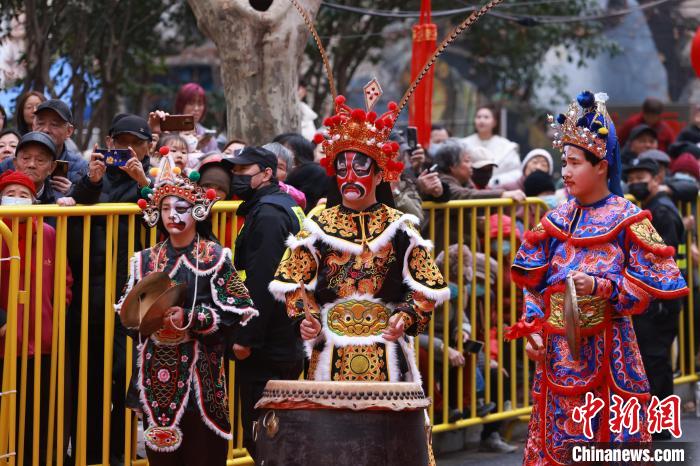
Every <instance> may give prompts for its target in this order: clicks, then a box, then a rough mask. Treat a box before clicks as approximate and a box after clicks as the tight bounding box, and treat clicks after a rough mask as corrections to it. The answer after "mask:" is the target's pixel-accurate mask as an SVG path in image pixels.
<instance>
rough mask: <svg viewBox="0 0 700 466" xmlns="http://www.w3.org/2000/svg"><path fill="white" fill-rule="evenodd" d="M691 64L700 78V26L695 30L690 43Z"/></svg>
mask: <svg viewBox="0 0 700 466" xmlns="http://www.w3.org/2000/svg"><path fill="white" fill-rule="evenodd" d="M690 64H691V65H693V69H694V70H695V74H696V75H697V76H698V77H699V78H700V26H699V27H698V29H697V31H695V37H693V42H692V43H691V44H690Z"/></svg>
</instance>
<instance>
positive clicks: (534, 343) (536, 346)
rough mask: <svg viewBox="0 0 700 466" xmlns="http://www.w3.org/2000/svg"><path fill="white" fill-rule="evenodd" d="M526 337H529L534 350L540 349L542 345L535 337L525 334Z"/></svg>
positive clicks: (528, 339)
mask: <svg viewBox="0 0 700 466" xmlns="http://www.w3.org/2000/svg"><path fill="white" fill-rule="evenodd" d="M525 338H527V341H528V342H529V343H530V346H532V349H533V350H535V351H537V350H539V349H540V345H538V344H537V343H536V342H535V339H534V338H532V335H525Z"/></svg>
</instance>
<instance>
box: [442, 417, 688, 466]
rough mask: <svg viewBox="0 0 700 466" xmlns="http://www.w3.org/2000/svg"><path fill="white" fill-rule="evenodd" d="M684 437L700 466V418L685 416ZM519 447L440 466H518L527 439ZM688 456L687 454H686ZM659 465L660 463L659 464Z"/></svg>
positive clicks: (457, 457) (474, 452)
mask: <svg viewBox="0 0 700 466" xmlns="http://www.w3.org/2000/svg"><path fill="white" fill-rule="evenodd" d="M681 428H682V430H683V436H682V437H681V438H679V439H677V440H674V442H692V443H695V454H694V455H693V456H694V458H693V459H688V458H686V464H688V465H693V466H695V465H700V457H698V456H697V455H698V454H700V418H696V417H695V416H694V415H693V416H690V415H688V414H686V415H684V417H683V420H682V422H681ZM512 443H513V444H515V445H517V446H518V450H517V451H516V452H515V453H510V454H496V453H481V452H479V451H478V448H477V447H476V446H474V447H472V448H470V449H467V450H465V451H460V452H456V453H450V454H446V455H442V456H438V458H437V464H438V466H467V465H488V466H516V465H520V464H522V460H523V445H524V443H525V437H524V436H523V435H520V438H518V437H516V438H514V439H513V441H512ZM686 454H687V453H686ZM657 464H658V463H657Z"/></svg>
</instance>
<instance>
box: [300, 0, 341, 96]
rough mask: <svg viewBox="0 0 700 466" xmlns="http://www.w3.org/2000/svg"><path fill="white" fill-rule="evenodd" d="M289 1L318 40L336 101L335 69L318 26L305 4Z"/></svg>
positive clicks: (329, 85)
mask: <svg viewBox="0 0 700 466" xmlns="http://www.w3.org/2000/svg"><path fill="white" fill-rule="evenodd" d="M289 2H290V3H291V4H292V5H294V8H296V10H297V11H298V12H299V14H300V15H301V17H302V18H304V24H306V28H307V29H308V30H309V32H310V33H311V35H312V36H313V38H314V42H316V46H317V47H318V51H319V53H320V54H321V59H322V60H323V66H324V67H325V69H326V75H327V76H328V87H330V90H331V95H332V96H333V102H335V98H336V97H337V96H338V93H337V92H336V90H335V80H334V79H333V70H332V68H331V63H330V61H329V60H328V55H327V54H326V49H325V48H323V44H322V43H321V38H320V37H319V36H318V32H316V28H315V27H314V23H313V21H311V18H310V17H309V14H308V13H307V12H306V10H305V9H304V7H303V6H301V5H300V4H299V2H297V0H289Z"/></svg>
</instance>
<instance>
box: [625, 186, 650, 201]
mask: <svg viewBox="0 0 700 466" xmlns="http://www.w3.org/2000/svg"><path fill="white" fill-rule="evenodd" d="M627 187H628V188H629V191H630V194H631V195H633V196H634V197H635V199H637V200H638V201H640V202H643V201H644V200H646V198H648V197H649V194H651V192H650V191H649V183H645V182H641V183H630V184H629V185H627Z"/></svg>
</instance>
